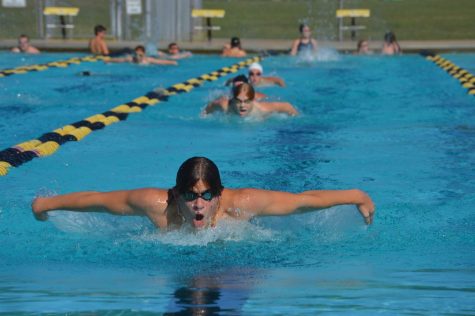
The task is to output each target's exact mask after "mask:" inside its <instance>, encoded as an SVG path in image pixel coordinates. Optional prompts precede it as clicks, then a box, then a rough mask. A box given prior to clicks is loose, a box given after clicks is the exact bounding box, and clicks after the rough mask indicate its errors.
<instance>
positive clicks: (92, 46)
mask: <svg viewBox="0 0 475 316" xmlns="http://www.w3.org/2000/svg"><path fill="white" fill-rule="evenodd" d="M106 31H107V29H106V28H105V27H104V26H103V25H96V26H95V27H94V34H95V37H94V38H92V39H91V40H90V41H89V50H90V51H91V53H93V54H96V55H109V48H108V47H107V44H106V40H105V38H106Z"/></svg>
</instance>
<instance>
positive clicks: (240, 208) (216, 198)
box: [32, 157, 374, 229]
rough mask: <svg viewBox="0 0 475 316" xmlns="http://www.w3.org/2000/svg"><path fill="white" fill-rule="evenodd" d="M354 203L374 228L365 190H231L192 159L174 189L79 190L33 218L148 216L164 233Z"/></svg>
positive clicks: (41, 201) (39, 204)
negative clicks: (60, 213) (80, 214)
mask: <svg viewBox="0 0 475 316" xmlns="http://www.w3.org/2000/svg"><path fill="white" fill-rule="evenodd" d="M342 204H355V205H356V206H357V207H358V210H359V212H360V213H361V215H362V216H363V218H364V220H365V222H366V224H371V223H372V221H373V215H374V204H373V202H372V200H371V198H370V197H369V196H368V195H367V194H366V193H364V192H363V191H360V190H357V189H353V190H328V191H327V190H322V191H320V190H313V191H305V192H301V193H290V192H279V191H270V190H262V189H253V188H243V189H228V188H224V187H223V185H222V183H221V177H220V174H219V170H218V167H217V166H216V165H215V164H214V163H213V162H212V161H211V160H210V159H208V158H205V157H192V158H189V159H188V160H186V161H185V162H184V163H183V164H182V165H181V166H180V168H179V169H178V172H177V176H176V184H175V186H174V187H173V188H171V189H168V190H166V189H158V188H144V189H135V190H122V191H112V192H76V193H70V194H64V195H57V196H52V197H37V198H36V199H34V200H33V202H32V211H33V215H34V216H35V218H36V219H38V220H46V219H47V218H48V212H49V211H53V210H67V211H76V212H107V213H111V214H114V215H136V216H147V217H148V218H149V220H150V221H151V222H152V223H153V224H154V225H155V226H156V227H158V228H160V229H176V228H180V227H182V226H185V227H191V228H194V229H203V228H208V227H216V226H217V225H218V223H220V222H222V221H224V220H249V219H250V218H252V217H254V216H283V215H289V214H293V213H298V212H309V211H314V210H317V209H323V208H329V207H332V206H335V205H342Z"/></svg>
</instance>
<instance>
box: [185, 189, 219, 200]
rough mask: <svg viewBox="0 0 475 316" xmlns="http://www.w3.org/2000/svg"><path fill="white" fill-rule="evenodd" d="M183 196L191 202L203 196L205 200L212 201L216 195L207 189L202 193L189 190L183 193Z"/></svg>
mask: <svg viewBox="0 0 475 316" xmlns="http://www.w3.org/2000/svg"><path fill="white" fill-rule="evenodd" d="M183 198H184V199H185V201H187V202H191V201H194V200H196V199H197V198H202V199H203V200H205V201H208V202H209V201H211V200H212V199H213V198H214V195H213V193H211V191H210V190H206V191H204V192H202V193H196V192H193V191H187V192H185V193H184V194H183Z"/></svg>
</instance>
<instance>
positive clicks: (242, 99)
mask: <svg viewBox="0 0 475 316" xmlns="http://www.w3.org/2000/svg"><path fill="white" fill-rule="evenodd" d="M229 106H230V108H231V111H232V112H233V113H235V114H237V115H239V116H241V117H245V116H248V115H249V114H250V113H251V111H252V108H253V106H254V103H253V101H252V100H250V99H248V97H247V93H246V91H242V92H241V93H240V94H239V95H238V96H237V97H235V98H232V99H231V100H230V101H229Z"/></svg>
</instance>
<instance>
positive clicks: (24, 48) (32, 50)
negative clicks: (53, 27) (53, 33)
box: [11, 34, 40, 54]
mask: <svg viewBox="0 0 475 316" xmlns="http://www.w3.org/2000/svg"><path fill="white" fill-rule="evenodd" d="M11 51H12V52H13V53H26V54H39V53H40V50H39V49H38V48H36V47H34V46H32V45H31V44H30V38H29V37H28V35H25V34H22V35H20V36H19V37H18V46H17V47H13V48H12V50H11Z"/></svg>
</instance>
